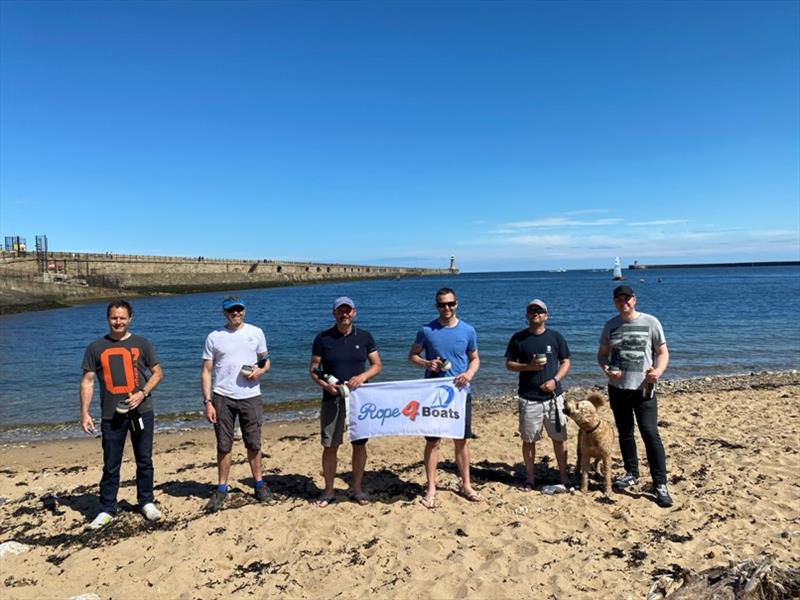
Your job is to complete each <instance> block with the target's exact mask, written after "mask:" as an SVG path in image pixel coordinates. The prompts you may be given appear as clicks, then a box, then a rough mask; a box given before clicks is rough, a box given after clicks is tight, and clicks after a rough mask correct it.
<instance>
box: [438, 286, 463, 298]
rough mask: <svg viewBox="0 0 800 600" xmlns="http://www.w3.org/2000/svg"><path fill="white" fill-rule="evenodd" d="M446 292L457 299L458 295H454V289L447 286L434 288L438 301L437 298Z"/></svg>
mask: <svg viewBox="0 0 800 600" xmlns="http://www.w3.org/2000/svg"><path fill="white" fill-rule="evenodd" d="M447 294H453V298H455V299H456V300H458V296H456V291H455V290H454V289H452V288H449V287H443V288H439V289H438V290H436V301H437V302H438V301H439V298H441V297H442V296H446V295H447Z"/></svg>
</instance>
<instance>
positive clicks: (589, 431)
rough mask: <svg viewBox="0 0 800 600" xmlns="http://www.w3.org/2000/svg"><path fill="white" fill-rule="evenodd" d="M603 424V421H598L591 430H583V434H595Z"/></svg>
mask: <svg viewBox="0 0 800 600" xmlns="http://www.w3.org/2000/svg"><path fill="white" fill-rule="evenodd" d="M602 422H603V421H602V420H598V421H597V425H595V426H594V427H592V428H591V429H588V430H587V429H584V430H583V432H584V433H594V432H595V431H597V428H598V427H600V424H601V423H602Z"/></svg>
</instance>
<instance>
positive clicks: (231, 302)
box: [222, 298, 245, 310]
mask: <svg viewBox="0 0 800 600" xmlns="http://www.w3.org/2000/svg"><path fill="white" fill-rule="evenodd" d="M234 306H241V307H242V308H244V307H245V306H244V300H241V299H240V298H225V300H223V301H222V309H223V310H228V309H229V308H233V307H234Z"/></svg>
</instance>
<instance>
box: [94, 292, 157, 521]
mask: <svg viewBox="0 0 800 600" xmlns="http://www.w3.org/2000/svg"><path fill="white" fill-rule="evenodd" d="M106 319H107V321H108V333H107V334H106V335H105V336H103V337H101V338H99V339H96V340H95V341H93V342H92V343H91V344H89V345H88V346H87V348H86V352H85V353H84V355H83V364H82V367H83V376H82V377H81V386H80V400H81V427H82V428H83V430H84V431H85V432H86V433H88V434H94V432H95V428H94V420H93V419H92V417H91V415H90V414H89V406H90V405H91V403H92V396H93V395H94V382H95V379H97V380H98V381H99V383H100V406H101V417H102V418H101V421H100V430H101V432H102V438H103V477H102V478H101V479H100V512H99V513H98V514H97V516H96V517H95V519H94V520H93V521H92V522H91V524H90V525H89V528H90V529H100V528H101V527H105V526H106V525H108V524H109V523H110V522H111V520H112V519H113V518H114V517H113V515H114V513H116V511H117V492H118V491H119V477H120V475H119V472H120V467H121V466H122V452H123V449H124V448H125V440H126V438H127V437H128V431H129V430H130V434H131V445H132V446H133V454H134V456H135V457H136V498H137V500H138V502H139V506H140V508H141V511H142V514H144V516H145V518H146V519H147V520H148V521H157V520H159V519H160V518H161V511H160V510H158V508H157V507H156V505H155V499H154V496H153V423H154V421H153V406H152V400H151V399H150V393H151V392H152V391H153V390H154V389H155V388H156V386H157V385H158V384H159V383H160V382H161V379H162V378H163V377H164V374H163V372H162V370H161V365H160V364H159V362H158V357H157V356H156V351H155V349H154V348H153V345H152V344H151V343H150V342H149V341H148V340H147V339H145V338H143V337H141V336H138V335H135V334H133V333H131V332H130V331H129V330H128V328H129V326H130V324H131V320H132V319H133V308H132V307H131V305H130V304H129V303H128V302H126V301H125V300H114V301H112V302H111V303H109V305H108V308H107V309H106ZM148 372H149V373H150V375H149V376H148Z"/></svg>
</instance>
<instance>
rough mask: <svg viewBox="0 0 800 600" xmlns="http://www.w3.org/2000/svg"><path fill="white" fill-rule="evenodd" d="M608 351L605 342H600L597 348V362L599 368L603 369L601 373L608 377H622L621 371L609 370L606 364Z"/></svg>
mask: <svg viewBox="0 0 800 600" xmlns="http://www.w3.org/2000/svg"><path fill="white" fill-rule="evenodd" d="M608 351H609V347H608V346H606V345H605V344H600V346H599V347H598V348H597V364H598V365H600V369H601V370H602V371H603V374H604V375H605V376H606V377H608V378H609V379H622V377H623V375H624V373H623V372H622V371H618V372H616V373H610V372H609V370H608V365H607V364H606V362H607V361H608Z"/></svg>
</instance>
